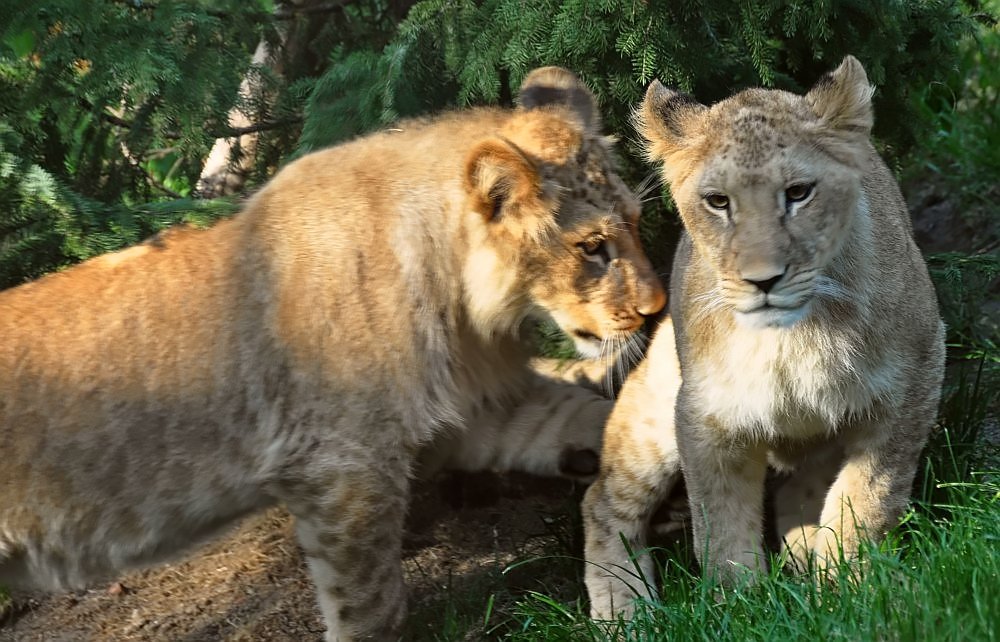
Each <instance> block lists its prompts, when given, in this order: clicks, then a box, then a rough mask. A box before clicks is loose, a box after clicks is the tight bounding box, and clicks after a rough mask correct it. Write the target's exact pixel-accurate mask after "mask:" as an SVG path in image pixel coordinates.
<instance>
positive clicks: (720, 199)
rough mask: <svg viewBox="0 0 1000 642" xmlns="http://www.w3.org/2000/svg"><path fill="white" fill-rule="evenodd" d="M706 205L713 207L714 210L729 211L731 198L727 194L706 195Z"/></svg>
mask: <svg viewBox="0 0 1000 642" xmlns="http://www.w3.org/2000/svg"><path fill="white" fill-rule="evenodd" d="M702 198H703V199H704V201H705V204H706V205H708V206H709V207H711V208H712V209H713V210H727V209H729V197H728V196H726V195H725V194H719V193H718V192H716V193H712V194H705V196H703V197H702Z"/></svg>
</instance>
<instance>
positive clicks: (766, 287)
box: [744, 265, 788, 294]
mask: <svg viewBox="0 0 1000 642" xmlns="http://www.w3.org/2000/svg"><path fill="white" fill-rule="evenodd" d="M787 273H788V266H787V265H786V266H785V269H784V270H782V271H781V273H780V274H775V275H774V276H772V277H770V278H767V279H761V280H759V281H756V280H754V279H744V281H746V282H747V283H752V284H754V285H755V286H757V288H758V289H759V290H760V291H761V292H763V293H764V294H767V293H768V292H770V291H771V288H773V287H774V284H775V283H777V282H778V281H780V280H781V278H782V277H783V276H785V274H787Z"/></svg>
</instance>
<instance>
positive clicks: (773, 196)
mask: <svg viewBox="0 0 1000 642" xmlns="http://www.w3.org/2000/svg"><path fill="white" fill-rule="evenodd" d="M872 91H873V89H872V87H871V85H869V83H868V78H867V77H866V75H865V71H864V69H863V68H862V66H861V63H859V62H858V61H857V60H856V59H855V58H853V57H850V56H848V57H847V58H846V59H845V60H844V61H843V63H842V64H841V65H840V66H839V67H838V68H837V69H836V70H835V71H834V72H832V73H830V74H828V75H827V76H826V77H824V78H823V79H822V80H820V81H819V82H818V83H817V84H816V85H815V86H814V87H813V88H812V90H810V91H809V92H808V93H807V94H806V95H804V96H799V95H796V94H791V93H788V92H784V91H778V90H765V89H750V90H747V91H743V92H741V93H738V94H736V95H734V96H732V97H730V98H727V99H726V100H723V101H722V102H719V103H717V104H715V105H713V106H711V107H706V106H704V105H701V104H699V103H698V102H696V101H695V100H694V99H693V98H691V97H689V96H686V95H683V94H680V93H677V92H674V91H671V90H669V89H666V88H665V87H664V86H663V85H661V84H660V83H659V82H656V81H654V82H653V83H652V84H651V85H650V87H649V89H648V90H647V92H646V97H645V100H644V101H643V103H642V105H641V106H640V107H639V108H638V109H637V111H636V122H637V126H638V129H639V131H640V132H641V133H642V135H643V136H644V137H645V138H646V139H647V140H648V141H649V146H648V153H649V156H650V157H651V158H652V159H654V160H660V161H662V162H663V173H664V177H665V178H666V180H667V181H668V182H669V184H670V190H671V193H672V195H673V198H674V201H675V202H676V204H677V207H678V209H679V211H680V215H681V218H682V219H683V221H684V226H685V228H686V230H687V232H688V233H689V234H690V237H691V240H692V242H693V243H694V246H695V248H696V249H697V252H698V254H699V255H700V256H701V257H703V258H704V259H705V260H706V261H707V263H708V264H709V265H710V266H711V268H712V270H713V271H714V275H713V278H714V287H710V288H709V291H708V292H706V293H704V294H703V296H704V297H706V301H705V303H706V304H707V305H709V306H714V307H728V308H731V309H732V311H733V313H734V315H735V317H736V320H737V321H739V322H741V323H743V324H746V325H749V326H751V327H785V326H790V325H793V324H795V323H796V322H798V321H799V320H801V319H803V318H805V317H806V316H807V315H808V313H809V310H810V305H811V303H812V302H814V301H815V299H816V297H823V296H829V297H837V296H841V290H842V288H841V286H840V284H838V283H836V282H834V281H832V280H830V279H829V278H827V277H826V276H824V268H825V267H827V266H828V264H829V263H830V262H831V260H832V259H833V258H834V257H836V256H837V254H838V252H839V250H840V246H841V243H842V241H843V239H845V238H846V237H847V236H848V228H849V227H850V226H851V225H852V224H853V223H854V222H855V220H856V218H857V217H856V213H857V211H858V209H859V208H863V207H865V201H864V197H863V194H862V172H863V168H864V167H865V166H866V165H867V162H868V157H869V153H870V151H869V150H870V144H869V142H868V140H869V134H870V132H871V127H872V108H871V96H872Z"/></svg>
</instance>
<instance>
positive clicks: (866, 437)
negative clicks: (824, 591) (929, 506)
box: [784, 414, 933, 573]
mask: <svg viewBox="0 0 1000 642" xmlns="http://www.w3.org/2000/svg"><path fill="white" fill-rule="evenodd" d="M928 417H933V414H928ZM923 423H925V424H927V425H926V427H925V426H923V425H920V427H919V428H918V429H917V430H913V431H906V433H907V434H906V435H905V437H901V435H899V434H897V435H893V429H892V428H891V427H889V426H887V425H880V424H875V423H872V424H869V423H866V424H865V425H864V426H863V427H856V428H853V429H852V430H851V431H850V432H848V433H847V434H846V435H845V446H846V457H845V460H844V464H843V466H842V468H841V470H840V472H839V473H838V475H837V478H836V480H835V481H834V483H833V485H832V486H831V487H830V490H829V491H828V492H827V495H826V499H825V501H824V503H823V511H822V513H821V515H820V519H819V526H816V525H809V526H804V527H797V528H793V529H792V530H791V531H789V532H788V533H787V534H786V535H785V540H784V547H785V550H786V551H787V552H788V553H790V554H791V556H792V558H793V560H794V561H795V563H796V565H797V566H798V567H799V568H801V569H807V568H814V569H816V570H818V571H820V572H826V573H833V572H836V569H837V565H838V563H839V561H840V560H841V559H843V560H853V559H856V558H857V556H858V550H859V548H860V546H861V542H862V541H864V540H871V541H878V540H880V539H881V538H882V537H883V536H884V535H885V533H886V531H888V530H889V529H890V528H891V527H892V526H893V525H895V524H896V523H897V522H898V520H899V518H900V517H901V515H902V513H903V511H904V510H905V509H906V506H907V504H908V503H909V498H910V493H911V490H912V485H913V477H914V475H915V473H916V470H917V467H918V461H919V458H920V453H921V451H922V449H923V445H924V443H925V442H926V439H927V432H928V431H929V429H930V425H929V423H928V422H927V420H926V419H925V420H924V422H923ZM810 558H811V559H810Z"/></svg>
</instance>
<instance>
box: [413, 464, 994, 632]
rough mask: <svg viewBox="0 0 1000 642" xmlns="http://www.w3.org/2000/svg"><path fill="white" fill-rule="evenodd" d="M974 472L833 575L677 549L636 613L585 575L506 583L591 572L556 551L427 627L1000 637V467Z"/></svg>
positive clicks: (485, 586)
mask: <svg viewBox="0 0 1000 642" xmlns="http://www.w3.org/2000/svg"><path fill="white" fill-rule="evenodd" d="M972 479H973V481H970V482H965V483H944V484H938V485H937V486H935V491H936V493H937V494H938V496H939V497H940V498H941V499H940V501H938V502H936V503H933V504H931V503H924V502H918V503H917V504H916V505H915V506H914V508H913V509H912V510H911V511H910V512H909V513H908V514H907V516H906V518H905V519H904V521H903V523H902V524H901V526H900V527H899V528H898V529H896V531H894V533H892V534H891V535H890V537H889V538H887V539H886V541H885V542H883V543H882V544H881V545H880V546H877V547H870V548H868V549H865V550H864V551H863V557H862V559H863V560H864V563H863V564H853V565H845V566H844V567H842V569H841V573H840V579H839V580H838V581H837V583H835V584H832V585H827V584H823V585H819V586H818V585H817V584H815V583H814V582H813V581H811V580H809V579H807V578H805V577H802V576H791V575H787V574H782V573H781V572H780V571H774V572H772V573H771V574H769V575H767V576H764V577H762V578H761V579H760V582H759V583H758V584H757V585H755V586H753V587H750V588H744V589H742V590H725V589H723V588H721V587H720V586H719V585H717V584H716V583H715V582H713V581H712V580H710V579H702V578H701V577H700V576H699V575H698V574H697V572H696V571H692V570H691V566H690V560H689V557H688V555H686V554H685V551H683V550H679V551H673V552H670V553H667V554H666V561H665V565H664V579H663V581H662V592H661V595H660V596H659V598H658V599H656V600H647V601H644V602H643V603H642V604H641V607H640V608H639V610H638V612H637V613H636V615H635V617H634V618H633V619H632V620H631V621H628V622H625V621H619V622H604V623H595V622H592V621H590V620H589V618H588V617H587V615H586V604H585V602H584V601H583V599H582V597H581V595H580V594H579V592H580V591H582V588H581V587H582V584H578V585H577V594H576V595H573V591H572V590H568V591H567V589H566V587H560V588H559V589H557V590H551V591H550V590H546V589H544V588H542V589H540V590H525V591H522V592H521V593H520V595H519V596H518V595H517V594H516V592H515V591H512V590H511V589H510V588H509V587H507V586H505V577H504V576H505V575H508V574H510V573H514V572H518V571H519V570H522V569H524V568H530V567H533V566H534V567H541V568H545V569H546V571H545V572H546V573H549V574H551V576H552V577H553V578H555V577H558V574H559V573H567V575H568V576H569V577H574V578H576V581H577V582H579V575H580V571H581V570H582V562H581V561H580V559H579V557H578V556H575V555H570V554H566V553H564V554H559V553H554V554H552V555H545V556H535V557H531V558H528V559H526V560H524V561H523V562H520V563H518V564H515V565H513V566H512V567H510V568H509V569H508V570H507V571H505V572H503V573H498V574H494V575H493V576H492V579H491V580H490V581H484V582H481V583H480V584H479V585H478V587H476V589H475V590H471V591H470V590H469V589H468V587H466V588H465V589H464V590H462V591H456V592H454V593H451V592H448V591H446V593H445V594H443V595H442V604H441V606H440V607H439V608H437V609H435V610H436V625H435V626H434V627H432V628H427V629H424V630H425V631H431V630H433V631H434V633H432V634H431V633H428V634H426V635H425V636H421V637H420V638H419V639H427V640H442V641H443V640H472V639H475V640H479V639H507V640H518V641H525V642H529V641H539V642H541V641H545V642H550V641H566V642H571V641H572V642H585V641H588V640H594V641H597V640H607V639H617V638H621V639H628V640H637V641H638V640H650V641H653V640H671V641H672V642H673V641H684V640H698V641H705V642H709V641H713V642H714V641H716V640H739V641H744V640H762V641H763V640H768V641H769V640H783V641H784V640H810V641H812V640H845V641H848V640H850V641H854V640H900V641H904V640H914V641H917V640H920V641H923V640H935V641H936V640H956V641H958V640H962V641H978V640H996V639H1000V590H997V587H1000V554H998V553H997V551H998V547H1000V483H998V481H1000V474H997V473H992V474H989V475H987V474H975V475H973V476H972ZM564 544H565V543H564ZM553 566H555V568H553ZM564 577H565V576H564ZM536 579H537V578H536ZM490 582H495V584H494V585H493V586H492V587H491V586H490V585H489V584H490ZM560 594H561V595H560ZM442 620H443V624H442Z"/></svg>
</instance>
